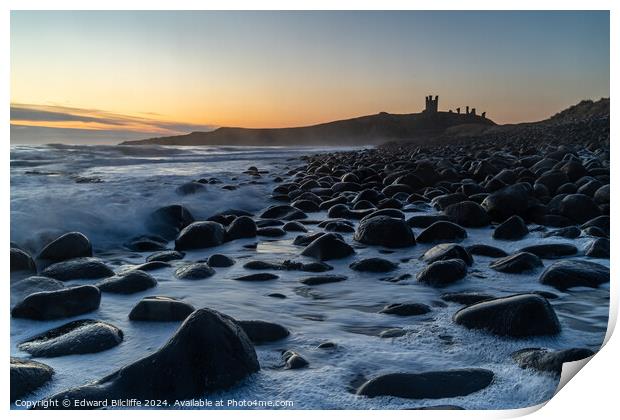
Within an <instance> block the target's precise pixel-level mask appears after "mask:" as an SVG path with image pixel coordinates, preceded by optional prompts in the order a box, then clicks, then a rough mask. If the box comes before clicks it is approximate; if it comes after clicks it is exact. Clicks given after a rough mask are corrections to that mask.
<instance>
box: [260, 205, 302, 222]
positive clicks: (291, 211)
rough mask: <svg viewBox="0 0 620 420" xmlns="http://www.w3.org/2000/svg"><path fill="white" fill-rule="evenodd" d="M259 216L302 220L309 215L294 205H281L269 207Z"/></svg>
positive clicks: (262, 217)
mask: <svg viewBox="0 0 620 420" xmlns="http://www.w3.org/2000/svg"><path fill="white" fill-rule="evenodd" d="M259 217H260V218H261V219H279V220H300V219H305V218H307V217H308V216H307V215H306V213H304V212H303V211H301V210H299V209H296V208H295V207H293V206H288V205H279V206H271V207H269V208H268V209H267V210H265V211H264V212H263V213H262V214H261V215H260V216H259Z"/></svg>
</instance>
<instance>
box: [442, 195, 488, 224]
mask: <svg viewBox="0 0 620 420" xmlns="http://www.w3.org/2000/svg"><path fill="white" fill-rule="evenodd" d="M443 212H444V214H445V215H446V216H447V218H448V220H449V221H451V222H454V223H456V224H459V225H461V226H465V227H472V228H475V227H484V226H487V225H488V224H489V222H490V218H489V215H488V214H487V212H486V211H485V210H484V209H483V208H482V206H481V205H480V204H478V203H475V202H473V201H461V202H460V203H455V204H451V205H449V206H448V207H446V208H445V209H444V211H443Z"/></svg>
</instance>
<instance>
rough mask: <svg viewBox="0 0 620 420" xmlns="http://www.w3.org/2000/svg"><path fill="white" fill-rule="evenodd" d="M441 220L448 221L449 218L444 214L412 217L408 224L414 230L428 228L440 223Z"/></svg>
mask: <svg viewBox="0 0 620 420" xmlns="http://www.w3.org/2000/svg"><path fill="white" fill-rule="evenodd" d="M441 220H448V217H447V216H445V215H443V214H435V215H432V214H421V215H416V216H411V217H410V218H409V219H407V224H408V225H409V226H411V227H414V228H427V227H429V226H430V225H432V224H433V223H435V222H439V221H441Z"/></svg>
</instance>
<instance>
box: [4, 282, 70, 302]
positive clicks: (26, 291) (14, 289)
mask: <svg viewBox="0 0 620 420" xmlns="http://www.w3.org/2000/svg"><path fill="white" fill-rule="evenodd" d="M64 287H65V285H64V283H62V282H60V281H58V280H54V279H50V278H49V277H41V276H30V277H26V278H25V279H21V280H18V281H16V282H14V283H11V303H13V302H14V301H19V300H22V299H23V298H25V297H26V296H28V295H31V294H33V293H37V292H51V291H54V290H60V289H64Z"/></svg>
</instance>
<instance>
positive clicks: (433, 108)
mask: <svg viewBox="0 0 620 420" xmlns="http://www.w3.org/2000/svg"><path fill="white" fill-rule="evenodd" d="M425 102H426V103H425V106H424V112H429V113H436V112H437V109H438V108H439V96H437V95H436V96H435V99H433V95H428V96H427V97H426V98H425Z"/></svg>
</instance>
